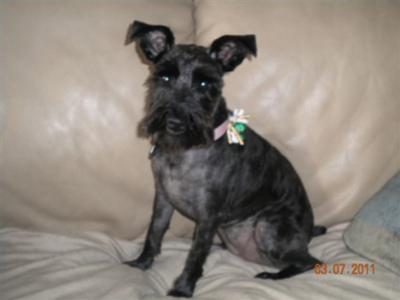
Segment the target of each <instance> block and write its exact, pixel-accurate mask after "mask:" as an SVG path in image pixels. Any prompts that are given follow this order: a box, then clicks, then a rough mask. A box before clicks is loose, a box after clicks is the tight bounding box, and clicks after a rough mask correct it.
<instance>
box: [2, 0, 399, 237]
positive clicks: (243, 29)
mask: <svg viewBox="0 0 400 300" xmlns="http://www.w3.org/2000/svg"><path fill="white" fill-rule="evenodd" d="M330 3H331V2H329V1H323V2H321V3H320V2H317V1H312V2H308V1H307V2H300V1H283V2H281V1H254V2H253V1H251V2H250V1H238V2H235V1H229V2H226V1H221V0H219V1H200V2H198V1H196V3H195V4H196V6H197V7H196V10H195V11H194V12H193V11H192V7H191V4H192V1H189V0H188V1H163V0H159V1H118V2H110V1H90V0H87V1H82V0H76V1H66V2H62V1H57V2H54V1H50V0H47V1H42V0H41V1H34V2H32V1H2V2H1V3H0V76H1V77H0V93H1V94H0V207H1V209H0V226H22V227H26V228H30V229H40V230H45V231H58V232H60V231H62V232H78V231H81V230H99V231H103V232H106V233H109V234H113V235H114V236H117V237H122V238H132V237H136V236H138V235H140V234H142V233H143V232H145V229H146V227H147V225H148V221H149V217H150V210H151V206H152V198H153V183H152V178H151V174H150V167H149V162H148V160H147V150H148V143H147V142H146V141H144V140H139V139H137V137H136V124H137V122H138V120H139V119H140V118H141V116H142V108H143V97H144V92H145V88H144V86H143V82H144V80H145V78H146V76H147V74H148V69H147V67H146V66H145V65H143V64H142V63H141V62H140V61H139V59H138V57H137V55H136V53H135V51H134V46H133V45H132V46H129V47H124V46H123V41H124V37H125V36H124V35H125V30H126V28H127V25H128V24H129V23H130V22H131V21H132V20H133V19H139V20H142V21H147V22H149V23H159V24H166V25H168V26H171V28H172V29H173V30H174V32H175V34H176V37H177V40H178V41H180V42H190V41H191V40H193V26H192V25H193V22H192V14H193V13H194V17H195V18H196V22H195V23H196V24H197V25H198V28H197V33H198V39H199V41H200V42H201V43H204V44H208V43H210V42H211V41H212V39H214V38H216V37H218V36H219V35H222V34H225V33H233V34H236V33H256V34H257V36H258V41H259V56H258V58H257V59H255V60H253V61H252V62H250V63H249V62H245V63H244V64H243V65H242V66H240V67H239V68H238V70H237V71H235V72H234V73H233V74H230V75H229V76H227V81H226V91H225V93H226V95H227V98H228V100H229V102H230V103H231V107H243V108H245V109H246V110H247V111H248V112H249V113H251V114H252V115H253V119H252V126H253V127H254V128H255V129H257V130H258V131H259V132H260V133H261V134H262V135H264V136H266V137H268V138H269V139H270V140H271V141H272V142H273V143H275V144H276V145H277V146H278V147H279V148H280V149H281V150H282V151H283V152H284V153H285V154H287V155H288V156H289V158H290V159H291V160H292V161H293V163H294V164H295V166H296V167H297V169H298V171H299V173H300V174H301V175H302V177H303V179H304V182H305V184H306V187H307V190H308V192H309V194H310V196H311V200H312V202H313V204H314V206H315V211H316V214H317V220H318V222H321V221H323V222H324V223H325V224H330V223H335V222H337V221H340V220H344V219H348V218H350V217H351V216H352V215H353V213H354V212H355V211H356V210H357V208H358V207H359V206H360V205H361V204H362V203H363V202H364V201H365V200H366V198H367V197H368V196H369V195H371V194H372V193H373V192H374V191H376V190H377V189H378V188H379V187H380V186H381V185H382V184H383V183H384V182H385V181H386V179H387V178H389V177H390V175H391V174H393V173H394V172H395V170H396V169H398V168H399V165H400V157H399V121H398V118H397V116H398V115H399V113H400V108H399V105H400V104H399V103H400V101H399V95H400V87H399V84H398V80H399V79H398V78H400V72H399V66H400V65H399V63H400V62H399V56H398V53H400V52H399V50H400V45H399V37H398V36H399V35H398V28H399V27H400V26H399V25H400V24H399V22H400V16H399V11H400V10H399V7H398V4H395V3H394V2H386V1H379V5H373V4H371V2H366V1H356V2H352V4H346V3H345V2H342V1H339V4H330ZM376 3H378V2H376ZM188 224H190V223H189V222H187V221H185V222H182V218H180V219H177V220H176V221H175V223H174V225H173V226H172V232H173V233H175V234H177V235H181V234H183V233H186V234H188V233H189V232H190V229H191V227H190V226H188Z"/></svg>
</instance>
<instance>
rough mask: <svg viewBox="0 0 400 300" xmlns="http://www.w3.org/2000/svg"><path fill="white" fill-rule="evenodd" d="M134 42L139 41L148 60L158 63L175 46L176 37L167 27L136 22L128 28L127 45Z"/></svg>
mask: <svg viewBox="0 0 400 300" xmlns="http://www.w3.org/2000/svg"><path fill="white" fill-rule="evenodd" d="M133 41H138V42H139V47H140V49H141V50H142V52H143V54H144V55H145V56H146V58H147V59H148V60H149V61H150V62H152V63H156V62H157V61H158V60H159V59H160V58H161V57H162V56H163V55H164V54H165V53H166V52H167V51H168V50H169V49H171V47H172V46H173V44H174V35H173V33H172V31H171V29H169V28H168V27H166V26H162V25H149V24H146V23H143V22H140V21H134V22H133V23H132V24H131V25H130V26H129V28H128V32H127V35H126V40H125V45H128V44H130V43H132V42H133Z"/></svg>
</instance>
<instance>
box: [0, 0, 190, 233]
mask: <svg viewBox="0 0 400 300" xmlns="http://www.w3.org/2000/svg"><path fill="white" fill-rule="evenodd" d="M133 19H138V20H142V21H146V22H149V23H161V24H167V25H168V26H171V28H172V29H173V30H174V32H175V35H176V37H177V39H178V40H179V41H185V42H191V41H192V40H193V35H192V33H193V30H192V28H193V26H192V9H191V1H164V0H158V1H147V0H143V1H91V0H87V1H82V0H74V1H51V0H48V1H1V4H0V72H1V73H0V74H1V75H0V76H1V78H0V84H1V89H0V91H1V98H0V101H1V102H0V207H1V208H0V226H22V227H25V228H34V229H40V230H46V231H62V232H77V231H80V230H84V229H86V230H99V231H103V232H106V233H111V234H113V235H116V236H118V237H125V238H128V237H135V236H138V235H140V234H141V233H143V232H144V231H145V229H146V227H147V224H148V222H149V219H150V210H151V207H152V201H153V181H152V177H151V173H150V167H149V163H148V160H147V151H148V143H147V141H144V140H139V139H137V137H136V124H137V122H138V121H139V119H140V118H141V116H142V112H143V111H142V109H143V104H144V92H145V89H144V86H143V83H144V81H145V79H146V77H147V75H148V68H147V66H145V65H144V64H142V63H141V62H140V60H139V58H138V56H137V54H136V52H135V47H134V45H130V46H128V47H125V46H124V42H125V33H126V30H127V28H128V25H129V24H130V23H131V22H132V21H133ZM178 223H179V222H178ZM178 225H179V226H175V227H174V228H178V229H177V230H176V232H178V233H179V232H180V231H179V230H184V229H185V228H184V226H183V225H182V224H178Z"/></svg>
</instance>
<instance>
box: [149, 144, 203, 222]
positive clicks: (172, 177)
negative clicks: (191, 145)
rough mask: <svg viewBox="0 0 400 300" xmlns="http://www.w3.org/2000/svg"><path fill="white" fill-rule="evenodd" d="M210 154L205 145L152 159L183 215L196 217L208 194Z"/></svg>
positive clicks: (168, 196)
mask: <svg viewBox="0 0 400 300" xmlns="http://www.w3.org/2000/svg"><path fill="white" fill-rule="evenodd" d="M207 158H208V155H207V153H206V151H204V150H202V149H196V150H189V151H185V152H184V153H181V154H179V156H174V157H172V156H171V155H166V154H165V155H159V156H157V157H155V158H154V159H153V172H154V175H155V177H156V180H158V181H159V182H158V183H159V184H160V186H161V187H162V189H163V192H165V194H166V195H167V198H168V201H169V202H170V203H171V204H172V205H173V206H174V207H175V208H176V209H177V210H178V211H180V212H181V213H182V214H183V215H185V216H187V217H189V218H191V219H197V217H198V216H199V215H201V214H203V213H204V210H205V204H206V201H207V199H208V198H209V185H210V180H209V174H210V172H209V168H208V167H207Z"/></svg>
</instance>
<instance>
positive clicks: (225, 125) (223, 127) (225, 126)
mask: <svg viewBox="0 0 400 300" xmlns="http://www.w3.org/2000/svg"><path fill="white" fill-rule="evenodd" d="M229 122H230V121H229V118H228V119H226V121H225V122H223V123H222V124H221V125H219V126H218V127H217V128H215V129H214V141H217V140H219V139H220V138H221V137H222V136H223V135H224V134H225V133H226V131H227V130H228V126H229Z"/></svg>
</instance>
